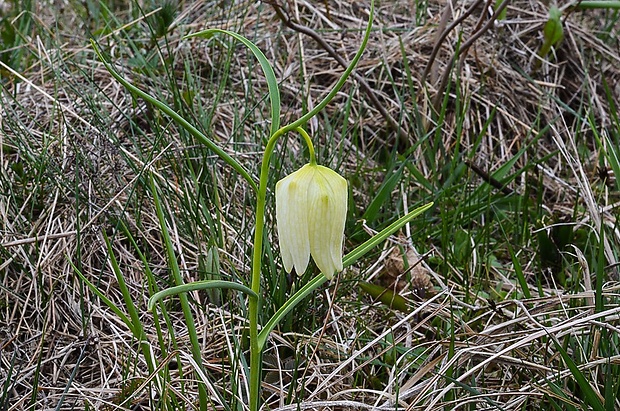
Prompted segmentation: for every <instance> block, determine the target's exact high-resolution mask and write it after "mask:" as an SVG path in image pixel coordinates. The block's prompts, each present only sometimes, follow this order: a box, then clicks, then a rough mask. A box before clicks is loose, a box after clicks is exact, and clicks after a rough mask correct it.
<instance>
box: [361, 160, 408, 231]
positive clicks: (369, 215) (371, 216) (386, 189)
mask: <svg viewBox="0 0 620 411" xmlns="http://www.w3.org/2000/svg"><path fill="white" fill-rule="evenodd" d="M403 170H404V164H401V165H400V167H398V168H397V169H396V171H394V172H393V173H392V174H391V175H390V176H389V177H386V179H385V180H384V181H383V183H382V184H381V187H380V188H379V192H378V193H377V195H376V196H375V198H373V200H372V201H371V202H370V204H369V205H368V208H367V209H366V211H365V212H364V215H363V216H362V219H364V220H366V221H368V222H372V221H374V220H375V218H376V217H377V214H378V213H379V210H380V209H381V207H382V206H383V204H385V202H386V201H388V200H389V199H391V198H392V191H394V187H396V185H397V184H398V182H399V181H400V179H401V177H402V175H403Z"/></svg>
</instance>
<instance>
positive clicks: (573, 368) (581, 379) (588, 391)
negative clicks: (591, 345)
mask: <svg viewBox="0 0 620 411" xmlns="http://www.w3.org/2000/svg"><path fill="white" fill-rule="evenodd" d="M552 340H553V344H554V345H555V348H556V349H557V350H558V351H559V352H560V355H561V356H562V359H563V360H564V362H565V363H566V366H567V367H568V369H569V370H570V372H571V374H573V377H575V380H576V381H577V384H578V385H579V388H581V391H583V393H584V394H585V396H586V399H587V401H588V402H589V403H590V405H591V406H592V408H593V409H594V411H605V407H604V406H603V404H602V403H601V400H600V399H599V396H598V395H597V393H596V392H595V391H594V389H593V388H592V386H591V385H590V383H589V382H588V380H587V379H586V377H585V375H583V373H582V372H581V370H580V369H579V367H577V364H575V362H574V361H573V359H572V358H571V356H570V355H568V353H567V352H566V350H565V349H564V348H563V347H562V345H561V344H560V343H559V342H558V341H557V339H556V338H555V337H553V338H552Z"/></svg>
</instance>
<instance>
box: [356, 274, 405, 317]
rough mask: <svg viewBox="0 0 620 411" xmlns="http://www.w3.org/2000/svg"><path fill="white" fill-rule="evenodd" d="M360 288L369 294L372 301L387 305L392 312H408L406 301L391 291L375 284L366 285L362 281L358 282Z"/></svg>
mask: <svg viewBox="0 0 620 411" xmlns="http://www.w3.org/2000/svg"><path fill="white" fill-rule="evenodd" d="M360 288H361V289H362V290H364V291H365V292H366V293H368V294H370V296H371V297H372V298H373V299H375V300H378V301H381V302H382V303H383V304H385V305H387V306H388V307H390V308H391V309H393V310H398V311H402V312H408V311H409V307H408V306H407V300H405V299H404V298H403V297H402V296H400V295H398V294H396V293H395V292H394V291H393V290H390V289H389V288H385V287H382V286H380V285H377V284H371V283H367V282H364V281H362V282H360Z"/></svg>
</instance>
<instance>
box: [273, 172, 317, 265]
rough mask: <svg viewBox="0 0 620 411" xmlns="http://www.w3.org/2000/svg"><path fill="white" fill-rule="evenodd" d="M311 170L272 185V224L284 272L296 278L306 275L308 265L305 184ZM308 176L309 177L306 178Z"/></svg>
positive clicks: (308, 242)
mask: <svg viewBox="0 0 620 411" xmlns="http://www.w3.org/2000/svg"><path fill="white" fill-rule="evenodd" d="M309 171H311V170H307V169H305V167H302V168H301V169H299V170H298V171H296V172H294V173H292V174H290V175H288V176H287V177H285V178H284V179H282V180H280V181H279V182H278V183H277V184H276V222H277V224H278V239H279V243H280V252H281V253H282V262H283V263H284V269H285V270H286V271H287V272H291V270H292V269H293V266H294V267H295V271H296V272H297V274H299V275H301V274H303V273H304V272H305V271H306V268H307V267H308V263H309V261H310V241H309V238H308V228H307V227H308V205H307V200H306V199H307V192H308V191H307V184H308V180H311V179H312V173H308V172H309ZM309 174H310V175H309Z"/></svg>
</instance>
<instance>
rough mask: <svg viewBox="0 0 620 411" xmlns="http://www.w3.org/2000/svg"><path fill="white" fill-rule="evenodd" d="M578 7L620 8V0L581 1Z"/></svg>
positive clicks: (584, 8) (582, 8)
mask: <svg viewBox="0 0 620 411" xmlns="http://www.w3.org/2000/svg"><path fill="white" fill-rule="evenodd" d="M576 7H577V9H579V10H586V9H610V10H620V1H613V0H592V1H580V2H578V3H577V6H576Z"/></svg>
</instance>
